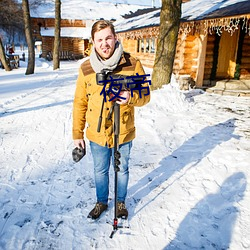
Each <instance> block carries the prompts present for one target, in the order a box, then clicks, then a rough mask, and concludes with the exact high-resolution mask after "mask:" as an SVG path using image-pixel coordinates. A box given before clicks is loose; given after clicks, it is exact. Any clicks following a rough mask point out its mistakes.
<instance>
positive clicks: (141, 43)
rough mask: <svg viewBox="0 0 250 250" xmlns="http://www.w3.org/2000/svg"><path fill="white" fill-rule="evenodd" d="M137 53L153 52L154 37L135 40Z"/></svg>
mask: <svg viewBox="0 0 250 250" xmlns="http://www.w3.org/2000/svg"><path fill="white" fill-rule="evenodd" d="M137 52H138V53H155V38H142V39H138V40H137Z"/></svg>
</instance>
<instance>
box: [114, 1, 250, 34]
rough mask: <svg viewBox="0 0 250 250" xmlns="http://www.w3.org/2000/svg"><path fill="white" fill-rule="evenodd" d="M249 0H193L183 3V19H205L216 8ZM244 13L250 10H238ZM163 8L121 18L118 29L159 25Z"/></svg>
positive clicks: (120, 30) (117, 23)
mask: <svg viewBox="0 0 250 250" xmlns="http://www.w3.org/2000/svg"><path fill="white" fill-rule="evenodd" d="M246 1H248V0H226V1H225V0H203V1H201V0H191V1H189V2H186V3H182V5H181V8H182V10H181V12H182V14H181V19H182V20H183V21H192V20H197V19H205V18H206V15H209V14H211V13H212V12H213V11H215V10H219V9H222V8H225V7H229V6H230V5H234V4H236V3H238V4H239V3H243V2H246ZM238 11H239V12H241V11H243V12H244V13H249V11H250V10H245V9H244V10H243V9H241V10H238ZM160 12H161V9H160V8H157V9H156V10H153V11H152V12H149V13H146V14H142V15H140V16H135V17H131V18H128V19H123V18H120V19H118V20H117V21H116V22H115V23H114V24H115V28H116V31H119V32H122V31H127V30H132V29H139V28H142V27H149V26H158V25H159V24H160Z"/></svg>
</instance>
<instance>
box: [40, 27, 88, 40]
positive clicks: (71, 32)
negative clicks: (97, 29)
mask: <svg viewBox="0 0 250 250" xmlns="http://www.w3.org/2000/svg"><path fill="white" fill-rule="evenodd" d="M40 32H41V35H42V36H52V37H53V36H54V33H55V28H46V29H45V28H41V31H40ZM90 34H91V29H90V28H83V27H62V28H61V37H75V38H76V37H77V38H81V39H89V38H90Z"/></svg>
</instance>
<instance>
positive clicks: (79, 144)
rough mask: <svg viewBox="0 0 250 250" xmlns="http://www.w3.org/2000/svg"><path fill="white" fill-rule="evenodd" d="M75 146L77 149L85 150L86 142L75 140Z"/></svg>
mask: <svg viewBox="0 0 250 250" xmlns="http://www.w3.org/2000/svg"><path fill="white" fill-rule="evenodd" d="M74 144H75V146H76V147H78V148H79V147H82V148H85V142H84V140H83V139H76V140H74Z"/></svg>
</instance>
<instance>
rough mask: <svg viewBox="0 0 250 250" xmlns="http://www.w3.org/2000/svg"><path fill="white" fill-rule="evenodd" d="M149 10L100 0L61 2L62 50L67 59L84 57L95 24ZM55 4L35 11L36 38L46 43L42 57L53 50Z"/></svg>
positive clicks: (46, 2)
mask: <svg viewBox="0 0 250 250" xmlns="http://www.w3.org/2000/svg"><path fill="white" fill-rule="evenodd" d="M142 8H146V6H140V5H133V4H116V3H110V2H99V1H82V0H70V1H69V0H61V18H62V20H61V48H60V55H61V57H62V59H63V57H64V56H65V55H66V57H67V55H69V54H73V55H74V57H76V58H81V57H83V56H84V55H85V54H88V53H89V49H90V48H89V42H90V36H91V34H90V29H91V26H92V24H93V22H94V21H96V20H99V19H107V20H113V21H114V20H116V19H119V18H121V16H122V15H125V14H127V13H130V12H131V11H136V10H138V9H142ZM54 16H55V3H54V1H44V3H43V4H40V5H38V6H37V7H36V8H34V9H31V21H32V27H33V37H34V40H35V41H41V42H42V54H41V56H42V57H44V58H46V57H47V56H48V54H51V52H52V51H53V44H54V23H55V20H54Z"/></svg>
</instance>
